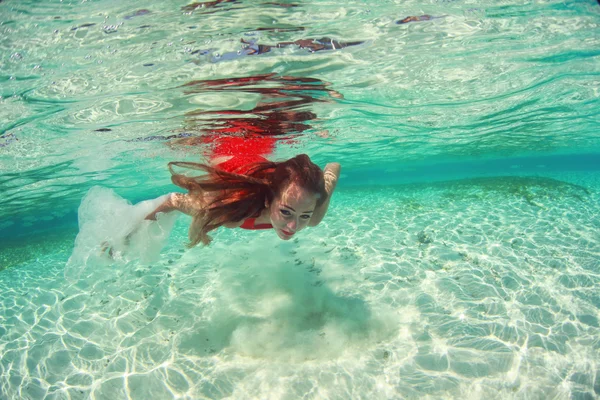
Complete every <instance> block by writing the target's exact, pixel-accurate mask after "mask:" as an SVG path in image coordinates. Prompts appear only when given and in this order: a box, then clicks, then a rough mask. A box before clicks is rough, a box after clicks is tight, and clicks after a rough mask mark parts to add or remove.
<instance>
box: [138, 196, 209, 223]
mask: <svg viewBox="0 0 600 400" xmlns="http://www.w3.org/2000/svg"><path fill="white" fill-rule="evenodd" d="M201 207H202V202H201V201H200V200H199V199H197V198H196V196H193V195H191V194H189V193H188V194H184V193H171V194H169V196H168V197H167V198H166V200H165V201H164V202H163V203H162V204H161V205H159V206H158V207H157V208H156V209H155V210H154V211H152V212H151V213H150V214H148V215H147V216H146V218H145V219H149V220H152V221H155V220H156V214H158V213H168V212H171V211H181V212H182V213H184V214H187V215H194V211H196V210H198V209H199V208H201Z"/></svg>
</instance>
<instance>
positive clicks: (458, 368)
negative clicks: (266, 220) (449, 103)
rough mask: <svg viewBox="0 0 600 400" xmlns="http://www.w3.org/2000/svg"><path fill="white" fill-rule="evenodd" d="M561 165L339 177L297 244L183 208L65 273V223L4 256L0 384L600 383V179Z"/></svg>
mask: <svg viewBox="0 0 600 400" xmlns="http://www.w3.org/2000/svg"><path fill="white" fill-rule="evenodd" d="M560 178H561V179H550V178H541V177H537V178H518V177H505V178H481V179H473V180H464V181H456V182H445V183H435V184H420V185H404V186H395V187H370V188H343V187H342V188H341V189H340V190H339V192H338V193H336V196H335V199H334V204H333V206H332V210H331V211H330V214H329V215H328V216H327V218H326V220H325V221H324V223H323V224H322V225H320V226H319V227H317V228H314V229H311V230H310V231H305V232H302V233H300V234H299V235H298V238H296V239H294V240H292V241H290V242H283V241H280V240H279V239H277V238H276V237H275V235H274V234H273V233H272V232H269V231H266V232H249V231H243V230H224V231H223V232H218V233H217V234H216V235H214V236H215V240H214V242H213V244H211V245H210V246H209V247H206V248H194V249H191V250H186V249H185V246H184V245H185V241H186V238H185V236H186V226H187V224H188V222H189V221H188V220H187V219H186V218H185V217H182V218H180V219H179V220H178V221H177V223H176V225H175V228H174V230H173V232H172V234H171V237H170V239H169V241H168V244H167V246H166V248H165V249H163V250H162V252H161V253H160V255H159V256H158V257H157V258H156V259H154V260H150V261H140V260H139V259H136V258H131V257H129V258H128V257H126V256H121V255H120V254H117V255H116V259H115V260H112V261H111V260H109V259H108V258H107V257H106V255H104V256H102V255H99V251H98V250H99V249H98V248H96V249H84V250H83V251H88V255H89V257H84V258H83V259H82V258H80V259H79V261H78V262H79V264H77V265H70V266H69V268H68V269H67V274H66V275H67V276H66V277H65V263H66V261H67V259H68V258H69V256H70V255H71V253H72V251H73V246H74V245H73V240H72V237H69V238H68V239H65V240H62V241H57V242H55V243H53V246H52V249H53V250H52V251H48V248H47V247H45V248H43V249H44V250H43V251H42V250H37V251H38V254H35V256H34V257H32V258H29V259H27V260H25V261H23V262H21V263H19V264H17V265H13V266H12V267H10V268H7V269H5V270H3V271H0V293H2V297H1V299H0V398H2V399H5V398H6V399H87V398H92V399H125V398H131V399H171V398H173V399H200V398H210V399H214V398H232V399H246V398H248V399H249V398H269V399H295V398H306V399H349V398H364V399H390V398H407V399H408V398H421V399H422V398H432V399H433V398H435V399H439V398H469V399H486V400H487V399H507V398H514V399H550V398H555V399H594V398H597V397H598V396H599V395H600V356H598V354H600V323H599V319H600V289H599V288H600V285H599V284H600V201H599V200H600V179H599V178H598V176H596V175H593V174H590V175H573V176H563V177H560ZM567 182H571V183H567ZM17 250H18V251H19V252H22V251H25V250H27V249H25V250H24V248H23V247H21V248H19V249H14V251H17ZM75 250H76V251H79V252H80V255H81V251H82V249H75ZM10 251H11V250H5V251H4V254H3V256H4V257H10ZM27 251H36V248H33V247H32V248H31V249H29V250H27ZM15 257H16V256H15ZM78 268H79V270H78ZM73 271H77V273H76V274H75V275H73Z"/></svg>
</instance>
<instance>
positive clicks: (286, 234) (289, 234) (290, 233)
mask: <svg viewBox="0 0 600 400" xmlns="http://www.w3.org/2000/svg"><path fill="white" fill-rule="evenodd" d="M281 233H283V234H284V235H285V236H292V235H293V234H294V232H288V231H284V230H283V229H282V230H281Z"/></svg>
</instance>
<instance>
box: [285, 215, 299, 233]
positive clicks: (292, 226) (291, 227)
mask: <svg viewBox="0 0 600 400" xmlns="http://www.w3.org/2000/svg"><path fill="white" fill-rule="evenodd" d="M297 226H298V221H296V218H294V219H293V220H291V221H290V222H288V224H287V227H288V229H289V230H291V231H295V230H296V227H297Z"/></svg>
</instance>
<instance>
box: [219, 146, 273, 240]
mask: <svg viewBox="0 0 600 400" xmlns="http://www.w3.org/2000/svg"><path fill="white" fill-rule="evenodd" d="M228 139H237V138H228ZM267 161H269V160H267V159H266V158H264V157H262V156H259V155H243V156H233V157H231V158H230V159H229V160H227V161H224V162H222V163H220V164H218V165H217V166H216V167H217V168H219V169H222V170H223V171H227V172H234V173H236V174H241V175H244V174H245V173H246V172H248V168H247V167H248V166H249V165H250V164H252V163H257V162H267ZM255 221H256V218H246V219H245V220H244V222H243V223H242V225H240V228H242V229H250V230H258V229H273V225H271V224H258V225H256V224H255Z"/></svg>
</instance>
